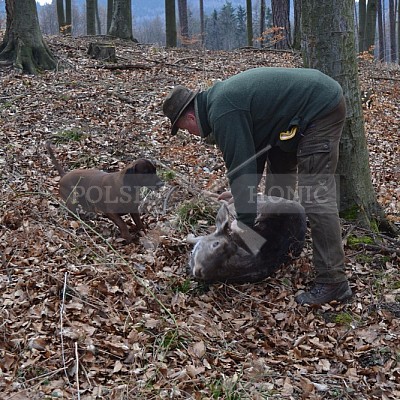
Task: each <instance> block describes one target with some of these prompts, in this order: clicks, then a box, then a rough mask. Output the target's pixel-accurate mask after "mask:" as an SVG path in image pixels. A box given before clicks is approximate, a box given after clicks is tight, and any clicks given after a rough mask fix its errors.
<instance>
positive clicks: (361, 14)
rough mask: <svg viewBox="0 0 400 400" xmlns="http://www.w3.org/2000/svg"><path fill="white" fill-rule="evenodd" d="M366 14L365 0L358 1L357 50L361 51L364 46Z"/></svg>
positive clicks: (363, 49)
mask: <svg viewBox="0 0 400 400" xmlns="http://www.w3.org/2000/svg"><path fill="white" fill-rule="evenodd" d="M366 15H367V0H359V2H358V51H359V52H360V53H362V52H363V51H365V50H366V48H365V21H366Z"/></svg>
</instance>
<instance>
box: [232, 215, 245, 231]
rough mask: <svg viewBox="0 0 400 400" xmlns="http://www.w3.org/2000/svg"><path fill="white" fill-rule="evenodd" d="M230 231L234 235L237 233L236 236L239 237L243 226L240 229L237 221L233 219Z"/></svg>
mask: <svg viewBox="0 0 400 400" xmlns="http://www.w3.org/2000/svg"><path fill="white" fill-rule="evenodd" d="M240 225H242V224H240ZM231 230H232V232H235V233H237V234H239V235H240V234H241V233H243V232H244V227H243V225H242V227H240V226H239V225H238V221H237V219H234V220H233V221H232V223H231Z"/></svg>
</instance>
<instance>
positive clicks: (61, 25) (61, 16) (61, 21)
mask: <svg viewBox="0 0 400 400" xmlns="http://www.w3.org/2000/svg"><path fill="white" fill-rule="evenodd" d="M57 19H58V29H59V32H60V33H63V34H65V25H66V23H65V13H64V0H57Z"/></svg>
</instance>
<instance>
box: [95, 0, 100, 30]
mask: <svg viewBox="0 0 400 400" xmlns="http://www.w3.org/2000/svg"><path fill="white" fill-rule="evenodd" d="M95 13H96V34H98V35H100V34H101V21H100V13H99V2H98V1H97V0H95Z"/></svg>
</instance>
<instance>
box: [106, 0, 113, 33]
mask: <svg viewBox="0 0 400 400" xmlns="http://www.w3.org/2000/svg"><path fill="white" fill-rule="evenodd" d="M113 8H114V0H107V29H106V32H107V33H108V32H109V31H110V27H111V21H112V13H113Z"/></svg>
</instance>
